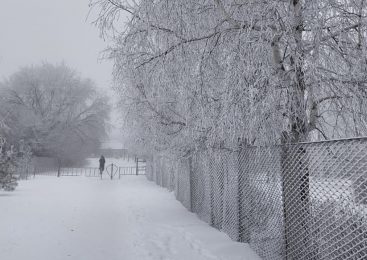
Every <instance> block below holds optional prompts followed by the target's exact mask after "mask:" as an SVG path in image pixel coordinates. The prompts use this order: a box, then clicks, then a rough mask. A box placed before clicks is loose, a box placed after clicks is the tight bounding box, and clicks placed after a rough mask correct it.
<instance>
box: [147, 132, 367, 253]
mask: <svg viewBox="0 0 367 260" xmlns="http://www.w3.org/2000/svg"><path fill="white" fill-rule="evenodd" d="M147 177H148V179H150V180H152V181H155V182H156V183H157V184H159V185H161V186H163V187H166V188H168V189H169V190H171V191H174V192H175V195H176V197H177V199H178V200H179V201H181V202H182V204H183V205H184V206H185V207H186V208H187V209H189V210H190V211H192V212H195V213H196V214H197V215H198V216H199V217H200V218H201V219H202V220H204V221H206V222H207V223H209V224H210V225H212V226H213V227H215V228H217V229H219V230H221V231H223V232H225V233H227V234H228V235H229V236H230V237H231V238H232V239H233V240H236V241H241V242H246V243H249V244H250V246H251V247H252V248H253V249H254V250H255V251H256V252H257V254H258V255H259V256H260V257H262V258H263V259H271V260H273V259H274V260H276V259H292V260H302V259H325V260H326V259H328V260H334V259H340V260H342V259H343V260H345V259H353V260H354V259H367V139H366V138H361V139H349V140H337V141H326V142H317V143H300V144H292V145H283V146H273V147H242V148H241V149H239V151H237V152H228V151H200V152H196V153H195V154H193V155H192V156H191V157H190V158H184V159H180V160H172V159H170V158H169V157H164V156H155V157H153V158H152V159H151V160H148V161H147Z"/></svg>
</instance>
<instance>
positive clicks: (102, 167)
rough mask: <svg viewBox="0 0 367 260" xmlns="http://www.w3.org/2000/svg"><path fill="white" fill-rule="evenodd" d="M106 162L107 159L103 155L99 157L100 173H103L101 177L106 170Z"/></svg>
mask: <svg viewBox="0 0 367 260" xmlns="http://www.w3.org/2000/svg"><path fill="white" fill-rule="evenodd" d="M105 162H106V160H105V158H104V156H103V155H101V158H99V173H100V174H101V178H102V173H103V171H104V164H105Z"/></svg>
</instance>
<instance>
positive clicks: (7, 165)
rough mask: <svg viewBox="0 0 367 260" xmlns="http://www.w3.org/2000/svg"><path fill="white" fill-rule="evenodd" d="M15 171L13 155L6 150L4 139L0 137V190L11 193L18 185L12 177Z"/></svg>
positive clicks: (11, 151)
mask: <svg viewBox="0 0 367 260" xmlns="http://www.w3.org/2000/svg"><path fill="white" fill-rule="evenodd" d="M15 171H16V160H15V153H14V151H13V149H12V147H11V148H10V149H7V147H6V141H5V138H3V137H1V136H0V190H2V189H3V190H5V191H13V190H14V189H15V187H16V186H17V185H18V183H17V178H16V177H15V176H14V173H15Z"/></svg>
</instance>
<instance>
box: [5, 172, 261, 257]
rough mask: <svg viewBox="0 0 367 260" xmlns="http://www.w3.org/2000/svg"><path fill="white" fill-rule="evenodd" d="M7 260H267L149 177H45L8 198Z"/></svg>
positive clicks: (6, 201) (38, 177)
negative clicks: (216, 226) (114, 178)
mask: <svg viewBox="0 0 367 260" xmlns="http://www.w3.org/2000/svg"><path fill="white" fill-rule="evenodd" d="M0 220H1V221H0V259H3V260H61V259H74V260H117V259H119V260H130V259H137V260H140V259H142V260H144V259H153V260H154V259H166V260H175V259H180V260H186V259H190V260H201V259H203V260H204V259H211V260H213V259H228V260H233V259H249V260H256V259H259V258H258V257H257V256H256V255H255V253H253V251H252V250H251V249H250V248H249V247H248V245H247V244H241V243H236V242H233V241H231V240H230V239H229V238H228V237H227V236H226V235H225V234H224V233H221V232H219V231H217V230H215V229H214V228H211V227H210V226H209V225H207V224H206V223H204V222H202V221H200V220H199V219H198V218H197V217H196V216H195V215H194V214H192V213H190V212H188V211H187V210H186V209H185V208H184V207H183V206H182V205H181V204H180V203H179V202H178V201H177V200H176V199H175V198H174V196H173V194H172V193H170V192H168V191H167V190H165V189H163V188H160V187H158V186H156V185H155V184H154V183H152V182H149V181H147V180H146V178H145V177H144V176H124V177H123V178H122V179H121V180H114V181H111V180H108V179H104V180H100V179H98V178H87V177H84V176H79V177H61V178H57V177H48V176H37V177H36V178H35V179H31V180H28V181H23V182H21V183H20V184H19V186H18V188H17V190H16V191H15V192H13V193H5V192H1V193H0Z"/></svg>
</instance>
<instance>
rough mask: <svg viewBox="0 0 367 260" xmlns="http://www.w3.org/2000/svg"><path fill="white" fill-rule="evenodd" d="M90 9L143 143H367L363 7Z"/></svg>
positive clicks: (212, 2)
mask: <svg viewBox="0 0 367 260" xmlns="http://www.w3.org/2000/svg"><path fill="white" fill-rule="evenodd" d="M92 5H94V6H95V7H96V8H99V10H100V17H99V18H98V19H97V20H96V24H97V25H98V26H99V27H100V29H101V32H102V33H103V34H105V35H108V36H109V37H112V46H111V48H110V52H109V55H110V57H111V58H112V59H114V61H115V67H114V75H115V79H116V81H117V89H118V91H119V93H120V94H121V97H122V104H124V105H126V106H125V107H124V113H126V118H127V122H128V123H127V124H126V127H127V129H129V130H128V131H127V132H133V133H134V136H131V138H132V139H133V140H134V141H142V142H145V143H146V144H149V145H151V146H152V147H153V148H154V149H158V150H160V149H170V150H188V149H191V148H192V147H194V146H197V145H198V144H200V145H202V144H204V145H205V146H214V147H218V146H223V144H224V146H226V147H235V146H236V145H237V144H236V142H237V140H238V139H245V138H246V139H247V140H250V143H251V144H265V143H268V144H269V143H271V144H274V143H279V142H280V141H281V140H282V139H283V140H284V138H285V139H286V140H287V141H292V142H297V141H304V140H311V139H329V138H339V137H350V136H359V135H363V134H365V133H366V130H367V129H366V82H367V81H366V80H367V78H366V77H367V74H366V73H365V72H366V65H367V63H366V59H365V56H366V55H365V54H366V40H365V38H366V11H367V8H366V3H365V0H342V1H334V0H323V1H317V0H286V1H284V0H276V1H255V0H250V1H248V0H246V1H244V0H243V1H241V0H240V1H238V0H236V1H235V0H233V1H232V0H231V1H223V0H200V1H194V0H184V1H181V0H173V1H153V2H152V1H139V2H135V1H128V0H126V1H121V0H96V1H92ZM122 13H125V14H128V15H129V17H130V19H129V21H128V22H127V23H126V27H125V28H124V27H123V25H122V24H121V22H120V20H119V19H117V17H119V15H120V14H122ZM122 28H124V29H122Z"/></svg>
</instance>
